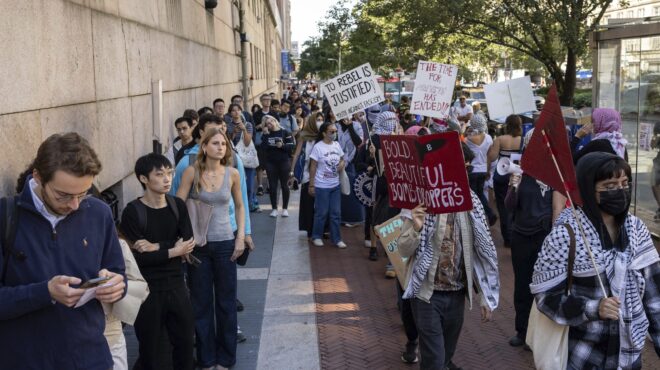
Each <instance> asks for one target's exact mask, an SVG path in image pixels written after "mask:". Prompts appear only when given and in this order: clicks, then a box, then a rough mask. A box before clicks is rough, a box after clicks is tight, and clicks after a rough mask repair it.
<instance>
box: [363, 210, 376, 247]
mask: <svg viewBox="0 0 660 370" xmlns="http://www.w3.org/2000/svg"><path fill="white" fill-rule="evenodd" d="M364 210H365V213H366V215H365V218H364V240H371V219H372V218H373V212H374V209H373V207H364Z"/></svg>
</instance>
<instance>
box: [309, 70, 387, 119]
mask: <svg viewBox="0 0 660 370" xmlns="http://www.w3.org/2000/svg"><path fill="white" fill-rule="evenodd" d="M321 91H322V92H323V95H324V96H325V97H326V98H327V99H328V102H329V103H330V108H331V109H332V113H334V114H335V117H337V119H338V120H340V119H343V118H349V117H351V116H352V115H353V114H354V113H356V112H359V111H361V110H364V109H366V108H367V107H370V106H372V105H374V104H378V103H380V102H382V101H383V100H384V98H383V92H382V91H381V90H380V86H379V85H378V81H377V80H376V74H375V73H374V72H373V70H372V69H371V65H369V63H365V64H363V65H361V66H359V67H357V68H355V69H351V70H350V71H348V72H344V73H342V74H340V75H338V76H336V77H334V78H331V79H329V80H328V81H327V82H325V83H324V84H322V85H321Z"/></svg>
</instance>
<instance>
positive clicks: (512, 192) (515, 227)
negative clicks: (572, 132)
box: [504, 128, 553, 349]
mask: <svg viewBox="0 0 660 370" xmlns="http://www.w3.org/2000/svg"><path fill="white" fill-rule="evenodd" d="M533 133H534V129H533V128H532V129H531V130H530V131H529V132H527V134H526V135H525V138H524V146H527V144H528V143H529V140H530V139H531V138H532V134H533ZM510 183H511V185H510V186H509V191H508V193H507V195H506V198H505V199H504V205H505V206H506V208H507V211H508V212H509V214H510V215H511V216H512V217H511V221H512V222H511V262H512V265H513V274H514V275H513V277H514V288H513V307H514V308H515V310H516V319H515V329H516V335H514V336H513V337H511V339H509V344H510V345H511V346H513V347H519V346H522V345H525V338H526V337H527V322H528V321H529V313H530V310H531V309H532V302H533V300H534V296H533V295H532V293H531V291H530V290H529V284H530V283H531V282H532V273H533V272H534V264H535V263H536V259H537V257H538V254H539V251H540V250H541V246H542V245H543V240H544V239H545V237H546V236H547V235H548V233H549V232H550V229H551V228H552V193H553V190H552V189H551V188H550V187H549V186H547V185H546V184H544V183H542V182H540V181H538V180H535V179H534V178H532V177H530V176H528V175H526V174H523V175H522V176H521V175H518V174H512V175H511V180H510ZM525 348H526V349H528V347H525Z"/></svg>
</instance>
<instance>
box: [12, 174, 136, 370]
mask: <svg viewBox="0 0 660 370" xmlns="http://www.w3.org/2000/svg"><path fill="white" fill-rule="evenodd" d="M17 207H18V208H19V209H20V211H19V213H20V215H19V222H18V228H17V230H16V239H15V243H14V251H15V252H14V253H12V254H11V255H10V257H9V258H10V259H9V261H8V264H7V271H6V274H7V275H6V281H5V282H4V284H3V283H2V282H0V358H1V359H2V360H1V361H2V365H0V367H1V368H3V369H40V370H41V369H45V370H51V369H52V370H59V369H74V370H76V369H81V370H82V369H84V370H88V369H89V370H107V369H110V368H112V365H113V361H112V357H111V355H110V350H109V349H108V343H107V341H106V339H105V337H104V336H103V331H104V328H105V315H104V313H103V308H102V307H101V303H100V302H99V301H98V300H96V299H93V300H91V301H89V302H87V303H86V304H85V305H83V306H81V307H79V308H69V307H66V306H64V305H62V304H60V303H53V301H52V300H51V296H50V293H49V292H48V281H49V280H50V279H51V278H53V277H54V276H56V275H67V276H73V277H77V278H80V279H81V280H82V281H86V280H89V279H92V278H95V277H98V274H99V271H100V270H102V269H107V270H109V271H112V272H116V273H119V274H124V269H125V267H124V257H123V255H122V251H121V247H120V245H119V240H118V239H117V232H116V230H115V225H114V221H113V219H112V213H111V211H110V208H109V207H108V206H107V205H106V204H105V203H103V202H102V201H100V200H98V199H95V198H87V199H85V200H83V201H82V202H81V203H80V208H79V209H78V210H76V211H74V212H73V213H71V214H69V215H67V216H66V217H65V218H64V219H63V220H61V221H59V222H58V223H57V225H56V226H55V227H53V226H52V224H51V223H50V222H49V220H47V219H46V218H45V217H44V216H43V215H42V214H41V213H40V212H39V211H38V210H37V208H36V207H35V202H34V200H33V198H32V192H31V191H30V189H29V188H28V186H26V187H25V189H24V190H23V192H22V194H21V195H20V198H19V200H18V202H17ZM0 212H2V213H0V214H3V215H4V212H5V211H4V209H0ZM0 227H4V224H2V225H0ZM0 242H1V241H0ZM17 253H20V254H21V256H23V257H22V258H16V257H15V256H16V255H17ZM3 268H4V259H3V256H2V253H0V276H1V275H2V273H4V271H2V269H3Z"/></svg>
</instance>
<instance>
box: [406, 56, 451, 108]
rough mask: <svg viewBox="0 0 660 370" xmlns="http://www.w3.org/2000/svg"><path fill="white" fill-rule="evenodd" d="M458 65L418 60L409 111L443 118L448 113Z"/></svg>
mask: <svg viewBox="0 0 660 370" xmlns="http://www.w3.org/2000/svg"><path fill="white" fill-rule="evenodd" d="M457 75H458V67H456V66H455V65H451V64H441V63H434V62H426V61H423V60H420V61H419V63H418V64H417V77H415V89H414V90H413V96H412V103H411V104H410V113H412V114H419V115H422V116H428V117H434V118H445V117H447V116H448V115H449V109H450V108H451V98H452V95H453V92H454V85H455V84H456V76H457Z"/></svg>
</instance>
